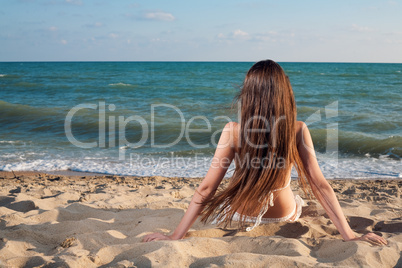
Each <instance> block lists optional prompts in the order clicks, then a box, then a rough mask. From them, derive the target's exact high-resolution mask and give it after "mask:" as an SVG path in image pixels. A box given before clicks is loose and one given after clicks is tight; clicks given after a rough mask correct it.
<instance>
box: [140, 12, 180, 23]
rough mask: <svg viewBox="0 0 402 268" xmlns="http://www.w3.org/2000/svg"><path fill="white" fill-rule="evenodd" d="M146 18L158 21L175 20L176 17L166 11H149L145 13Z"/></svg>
mask: <svg viewBox="0 0 402 268" xmlns="http://www.w3.org/2000/svg"><path fill="white" fill-rule="evenodd" d="M144 18H145V19H148V20H158V21H174V20H175V19H176V18H175V17H174V16H173V15H172V14H170V13H166V12H148V13H145V15H144Z"/></svg>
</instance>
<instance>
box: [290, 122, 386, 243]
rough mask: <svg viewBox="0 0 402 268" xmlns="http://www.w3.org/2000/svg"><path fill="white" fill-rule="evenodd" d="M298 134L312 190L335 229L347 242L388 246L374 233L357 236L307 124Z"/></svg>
mask: <svg viewBox="0 0 402 268" xmlns="http://www.w3.org/2000/svg"><path fill="white" fill-rule="evenodd" d="M297 134H298V137H297V140H298V145H297V148H298V151H299V155H300V157H301V160H302V162H303V165H304V167H305V169H306V171H307V173H308V174H309V176H310V178H309V183H310V185H311V189H312V190H313V193H314V195H315V196H316V198H317V199H318V201H319V202H320V203H321V205H322V206H323V207H324V209H325V211H326V212H327V214H328V216H329V218H330V219H331V221H332V222H333V223H334V225H335V227H336V228H337V229H338V231H339V233H340V234H341V236H342V238H343V239H344V240H345V241H350V240H364V241H368V242H370V243H372V244H378V245H386V244H387V241H386V240H385V239H384V238H382V237H380V236H378V235H376V234H374V233H368V234H366V235H364V236H362V237H356V236H355V234H354V232H353V231H352V229H351V228H350V226H349V223H348V222H347V220H346V218H345V215H344V214H343V212H342V208H341V206H340V204H339V201H338V199H337V197H336V195H335V192H334V190H333V189H332V187H331V185H330V184H329V183H328V182H327V180H326V179H325V177H324V175H323V174H322V172H321V169H320V167H319V165H318V162H317V158H316V155H315V151H314V145H313V141H312V139H311V135H310V131H309V130H308V128H307V125H306V124H305V123H303V122H299V130H298V133H297Z"/></svg>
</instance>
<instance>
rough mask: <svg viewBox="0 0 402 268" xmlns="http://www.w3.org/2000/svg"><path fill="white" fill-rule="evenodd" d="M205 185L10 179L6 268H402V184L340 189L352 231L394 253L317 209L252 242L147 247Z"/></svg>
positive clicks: (235, 236) (203, 238)
mask: <svg viewBox="0 0 402 268" xmlns="http://www.w3.org/2000/svg"><path fill="white" fill-rule="evenodd" d="M67 174H68V173H67ZM200 181H201V178H199V179H197V178H166V177H129V176H112V175H94V174H79V173H70V174H68V175H50V174H44V173H38V172H15V175H14V174H13V173H10V172H0V185H1V188H0V267H37V266H38V267H99V266H101V267H151V266H152V267H222V266H224V267H268V266H269V267H290V266H298V267H310V266H318V267H333V266H343V267H401V266H402V254H401V251H402V201H401V198H400V195H401V186H402V180H331V181H330V183H331V185H332V186H333V188H334V190H335V192H336V194H337V196H338V198H339V200H340V204H341V206H342V208H343V210H344V213H345V215H346V216H347V218H348V220H349V222H350V224H351V227H352V229H353V230H354V231H355V232H356V233H358V234H364V233H366V232H368V231H374V232H377V233H380V234H382V236H384V237H385V238H386V239H387V240H388V245H387V246H384V247H377V246H372V245H370V244H368V243H367V242H361V241H359V242H355V241H353V242H344V241H343V240H342V239H341V237H340V235H339V233H338V231H337V230H336V228H335V226H334V225H333V224H332V223H331V222H330V220H329V219H328V217H327V216H326V214H325V213H324V210H323V208H322V207H321V205H319V204H318V203H317V201H316V200H308V199H305V201H306V202H305V203H306V204H305V206H304V207H303V214H302V217H301V219H300V220H299V221H298V222H295V223H274V224H267V225H260V226H259V227H257V228H255V229H254V230H253V231H252V232H249V233H247V232H243V231H241V230H238V229H237V228H235V226H233V227H232V228H228V229H222V228H220V227H217V226H215V225H211V224H206V225H204V224H202V223H200V222H198V221H197V222H196V223H195V224H194V226H193V227H192V228H191V229H190V232H189V233H188V235H187V237H186V238H185V239H183V240H180V241H156V242H151V243H142V242H141V238H142V237H143V236H144V235H146V234H148V233H150V232H155V231H159V232H165V233H169V232H171V231H173V229H174V228H175V227H176V225H177V224H178V222H179V221H180V219H181V216H182V215H183V213H184V211H185V209H186V208H187V206H188V204H189V203H190V200H191V197H192V195H193V193H194V190H195V188H196V187H197V185H198V184H199V183H200ZM225 183H227V181H225V182H224V183H223V187H224V185H225ZM291 187H292V189H293V190H294V192H295V193H297V194H299V195H301V196H302V197H303V196H304V194H303V192H302V191H301V189H300V188H299V187H298V185H297V182H296V181H292V184H291Z"/></svg>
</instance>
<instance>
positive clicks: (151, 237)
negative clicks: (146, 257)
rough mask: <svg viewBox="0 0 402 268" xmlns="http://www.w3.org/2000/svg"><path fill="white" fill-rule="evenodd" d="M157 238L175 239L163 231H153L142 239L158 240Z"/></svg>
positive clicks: (146, 240)
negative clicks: (162, 232)
mask: <svg viewBox="0 0 402 268" xmlns="http://www.w3.org/2000/svg"><path fill="white" fill-rule="evenodd" d="M157 240H173V239H172V238H171V237H170V236H168V235H164V234H161V233H152V234H149V235H146V236H144V238H143V239H142V242H151V241H157Z"/></svg>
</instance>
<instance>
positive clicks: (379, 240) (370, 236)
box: [352, 233, 388, 246]
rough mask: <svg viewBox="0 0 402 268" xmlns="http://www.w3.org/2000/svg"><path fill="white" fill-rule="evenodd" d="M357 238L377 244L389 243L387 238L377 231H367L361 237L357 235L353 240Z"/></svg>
mask: <svg viewBox="0 0 402 268" xmlns="http://www.w3.org/2000/svg"><path fill="white" fill-rule="evenodd" d="M356 240H360V241H366V242H369V243H370V244H372V245H376V246H385V245H387V244H388V242H387V240H385V239H384V238H383V237H381V236H379V235H376V234H375V233H367V234H365V235H363V236H361V237H356V238H355V239H352V241H356Z"/></svg>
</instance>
